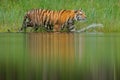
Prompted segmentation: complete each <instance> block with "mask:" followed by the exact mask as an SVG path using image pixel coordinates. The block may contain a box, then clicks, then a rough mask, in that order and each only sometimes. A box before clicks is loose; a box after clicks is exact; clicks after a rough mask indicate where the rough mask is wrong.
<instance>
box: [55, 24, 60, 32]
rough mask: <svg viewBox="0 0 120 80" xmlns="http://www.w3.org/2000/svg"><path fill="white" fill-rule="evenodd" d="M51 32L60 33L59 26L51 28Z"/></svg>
mask: <svg viewBox="0 0 120 80" xmlns="http://www.w3.org/2000/svg"><path fill="white" fill-rule="evenodd" d="M53 31H54V32H59V31H60V25H58V24H55V25H54V27H53Z"/></svg>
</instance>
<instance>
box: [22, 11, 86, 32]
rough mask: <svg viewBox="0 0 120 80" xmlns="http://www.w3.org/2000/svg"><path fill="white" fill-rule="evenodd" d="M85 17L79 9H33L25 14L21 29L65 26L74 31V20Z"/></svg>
mask: <svg viewBox="0 0 120 80" xmlns="http://www.w3.org/2000/svg"><path fill="white" fill-rule="evenodd" d="M85 19H86V15H85V13H84V12H83V11H82V10H81V9H80V10H59V11H53V10H47V9H34V10H30V11H28V12H27V13H26V14H25V16H24V20H23V25H22V28H21V30H23V29H26V28H27V27H33V28H34V29H35V31H36V30H37V29H38V28H39V27H45V28H46V30H52V31H60V30H63V29H64V28H65V27H66V28H67V29H68V31H71V32H72V31H75V26H74V22H75V21H83V20H85Z"/></svg>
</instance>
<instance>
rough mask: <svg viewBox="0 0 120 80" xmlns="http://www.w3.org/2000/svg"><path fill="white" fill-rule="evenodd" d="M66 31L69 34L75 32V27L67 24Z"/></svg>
mask: <svg viewBox="0 0 120 80" xmlns="http://www.w3.org/2000/svg"><path fill="white" fill-rule="evenodd" d="M68 31H69V32H75V31H76V30H75V26H74V25H73V24H69V26H68Z"/></svg>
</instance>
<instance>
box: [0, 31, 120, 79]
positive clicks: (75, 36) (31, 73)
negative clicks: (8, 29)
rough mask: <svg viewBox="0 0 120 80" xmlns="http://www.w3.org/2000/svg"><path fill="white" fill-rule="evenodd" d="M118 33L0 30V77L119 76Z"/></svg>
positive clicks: (119, 39)
mask: <svg viewBox="0 0 120 80" xmlns="http://www.w3.org/2000/svg"><path fill="white" fill-rule="evenodd" d="M119 44H120V34H119V33H109V34H104V33H0V80H120V77H119V74H120V68H119V66H120V63H119V62H120V49H119V48H120V45H119Z"/></svg>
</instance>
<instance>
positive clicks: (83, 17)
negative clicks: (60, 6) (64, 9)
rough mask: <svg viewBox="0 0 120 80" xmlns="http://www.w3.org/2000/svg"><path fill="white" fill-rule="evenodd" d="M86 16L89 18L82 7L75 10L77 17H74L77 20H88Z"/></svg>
mask: <svg viewBox="0 0 120 80" xmlns="http://www.w3.org/2000/svg"><path fill="white" fill-rule="evenodd" d="M86 18H87V16H86V15H85V13H84V12H83V10H82V9H80V10H75V17H74V19H75V20H76V21H84V20H86Z"/></svg>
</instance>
